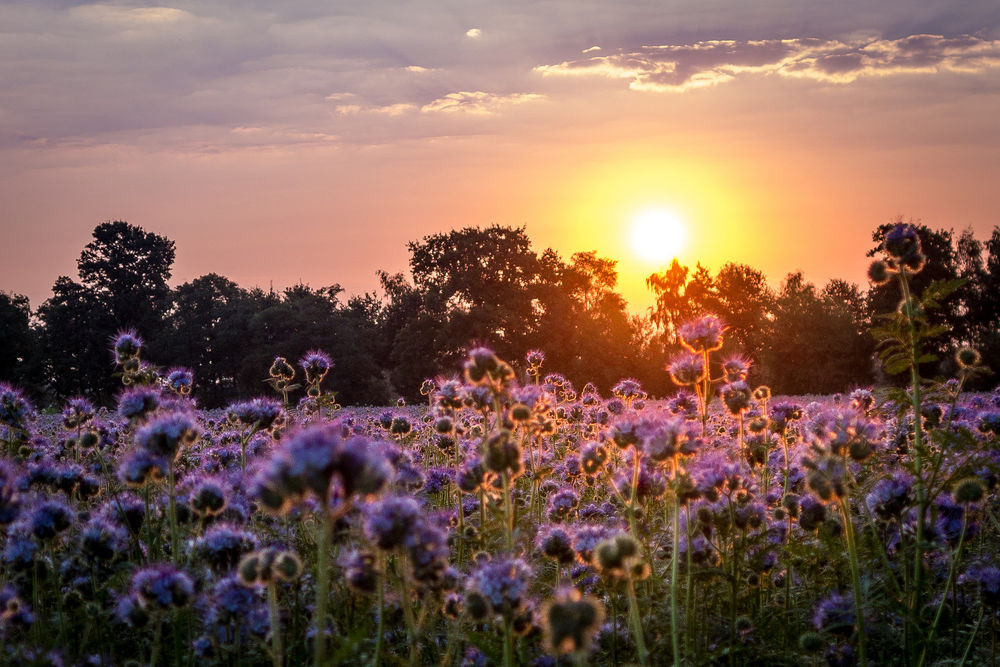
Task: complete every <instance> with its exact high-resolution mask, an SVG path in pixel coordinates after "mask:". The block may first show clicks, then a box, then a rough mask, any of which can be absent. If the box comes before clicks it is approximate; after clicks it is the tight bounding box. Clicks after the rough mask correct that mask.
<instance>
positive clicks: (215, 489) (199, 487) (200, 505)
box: [188, 478, 227, 518]
mask: <svg viewBox="0 0 1000 667" xmlns="http://www.w3.org/2000/svg"><path fill="white" fill-rule="evenodd" d="M226 500H227V498H226V491H225V489H224V488H223V486H222V484H221V483H219V481H218V480H214V479H211V478H203V479H199V480H198V481H197V482H195V484H194V486H193V487H192V489H191V493H190V496H189V500H188V504H189V505H190V506H191V511H193V512H194V513H195V514H197V515H198V516H199V517H203V518H205V517H210V516H216V515H218V514H220V513H221V512H222V510H224V509H225V508H226Z"/></svg>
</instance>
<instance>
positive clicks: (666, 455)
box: [638, 417, 701, 461]
mask: <svg viewBox="0 0 1000 667" xmlns="http://www.w3.org/2000/svg"><path fill="white" fill-rule="evenodd" d="M638 431H639V434H640V437H641V439H642V451H643V453H644V454H646V455H647V456H648V457H649V458H650V459H652V460H653V461H668V460H670V459H672V458H674V457H675V456H689V455H691V454H694V452H695V448H696V446H697V444H698V436H699V434H700V433H701V429H699V428H698V427H697V426H695V425H694V424H693V423H692V422H690V421H688V420H686V419H683V418H681V417H660V418H653V419H647V420H644V421H643V422H642V423H641V424H640V425H639V429H638Z"/></svg>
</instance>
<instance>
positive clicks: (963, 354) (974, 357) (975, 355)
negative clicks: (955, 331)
mask: <svg viewBox="0 0 1000 667" xmlns="http://www.w3.org/2000/svg"><path fill="white" fill-rule="evenodd" d="M981 360H982V357H981V356H980V355H979V351H978V350H976V349H975V348H972V347H969V346H967V345H966V346H964V347H960V348H959V349H958V351H957V352H955V363H957V364H958V367H959V368H961V369H967V368H974V367H975V366H978V365H979V362H980V361H981Z"/></svg>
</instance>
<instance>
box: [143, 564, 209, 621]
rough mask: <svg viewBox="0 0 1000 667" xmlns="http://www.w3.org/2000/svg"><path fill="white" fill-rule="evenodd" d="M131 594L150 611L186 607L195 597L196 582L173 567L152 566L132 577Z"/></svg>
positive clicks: (163, 565) (164, 565)
mask: <svg viewBox="0 0 1000 667" xmlns="http://www.w3.org/2000/svg"><path fill="white" fill-rule="evenodd" d="M131 593H132V595H133V596H135V598H136V599H137V600H138V601H139V603H140V604H141V605H142V606H143V608H145V609H147V610H150V611H161V610H166V609H170V608H174V607H186V606H187V605H188V604H189V603H190V602H191V598H192V597H193V596H194V582H193V581H191V577H189V576H188V575H186V574H185V573H183V572H181V571H179V570H177V568H175V567H174V566H173V565H166V564H158V565H150V566H148V567H144V568H142V569H141V570H137V571H136V572H135V574H133V575H132V588H131Z"/></svg>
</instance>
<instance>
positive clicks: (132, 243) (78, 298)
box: [39, 221, 174, 402]
mask: <svg viewBox="0 0 1000 667" xmlns="http://www.w3.org/2000/svg"><path fill="white" fill-rule="evenodd" d="M93 236H94V240H93V241H91V242H90V243H88V244H87V245H86V247H84V249H83V251H82V252H81V253H80V259H79V261H78V262H77V269H78V271H79V277H80V282H75V281H73V280H72V279H70V278H68V277H66V276H61V277H60V278H59V279H58V280H56V283H55V285H54V286H53V288H52V291H53V296H52V298H51V299H49V300H47V301H46V302H45V303H44V304H42V306H41V307H40V308H39V317H40V318H41V320H42V322H43V323H44V326H45V335H44V343H43V350H44V362H45V366H46V369H47V371H48V373H49V379H50V381H51V383H52V386H53V388H54V389H55V391H56V394H57V396H58V397H64V396H66V395H67V394H71V393H83V394H86V395H87V396H90V397H91V398H92V399H94V400H97V401H99V402H106V401H108V400H110V398H111V395H112V394H113V393H114V392H115V390H116V388H117V384H116V382H115V381H114V379H113V378H112V377H111V367H110V356H109V352H108V349H107V344H108V341H109V340H110V338H111V337H112V336H113V335H114V334H115V332H116V331H118V330H120V329H126V328H134V329H136V330H137V331H138V332H139V334H140V335H141V336H143V338H144V339H145V340H146V341H147V343H148V345H147V350H146V354H147V355H148V357H149V358H152V359H154V360H155V359H157V358H158V357H159V353H160V352H162V350H161V349H160V342H161V340H162V336H163V321H164V317H165V315H166V313H167V309H168V307H169V305H170V287H169V285H168V284H167V281H168V280H169V279H170V268H171V265H172V264H173V261H174V242H173V241H171V240H169V239H167V238H165V237H163V236H159V235H157V234H153V233H151V232H146V231H144V230H143V229H142V228H141V227H137V226H135V225H130V224H129V223H127V222H122V221H115V222H105V223H102V224H100V225H98V226H97V227H96V228H95V229H94V233H93Z"/></svg>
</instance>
